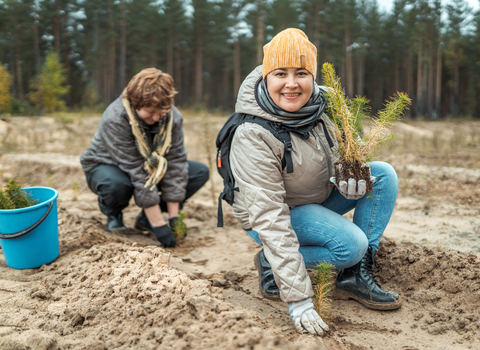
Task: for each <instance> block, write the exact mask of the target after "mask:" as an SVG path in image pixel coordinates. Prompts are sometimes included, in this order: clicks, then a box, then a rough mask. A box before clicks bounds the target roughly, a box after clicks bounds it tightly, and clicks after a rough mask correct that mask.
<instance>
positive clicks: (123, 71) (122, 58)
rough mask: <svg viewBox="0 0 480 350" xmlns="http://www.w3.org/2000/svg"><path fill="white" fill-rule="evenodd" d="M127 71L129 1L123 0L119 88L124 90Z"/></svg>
mask: <svg viewBox="0 0 480 350" xmlns="http://www.w3.org/2000/svg"><path fill="white" fill-rule="evenodd" d="M126 72H127V3H126V0H123V1H122V17H121V20H120V67H119V74H118V78H119V79H118V80H119V82H118V83H119V84H118V85H119V88H120V91H123V89H124V88H125V86H126V85H127V82H126Z"/></svg>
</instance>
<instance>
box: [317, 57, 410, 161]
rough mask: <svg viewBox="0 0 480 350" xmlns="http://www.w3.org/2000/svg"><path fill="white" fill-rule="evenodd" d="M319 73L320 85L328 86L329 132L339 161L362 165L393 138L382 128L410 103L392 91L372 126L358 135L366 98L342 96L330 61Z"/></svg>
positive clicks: (394, 119)
mask: <svg viewBox="0 0 480 350" xmlns="http://www.w3.org/2000/svg"><path fill="white" fill-rule="evenodd" d="M322 76H323V81H324V84H325V85H326V86H328V87H329V88H330V91H329V93H328V94H326V98H327V102H328V105H329V110H328V111H327V115H329V117H330V119H331V120H332V121H333V123H334V124H335V130H333V132H334V134H335V136H336V138H337V141H338V153H339V155H340V160H339V163H345V164H356V163H359V164H364V163H367V162H369V161H371V160H372V158H373V157H374V156H375V155H376V152H377V150H378V147H379V145H380V144H381V143H383V142H385V141H387V140H389V139H392V138H394V135H393V134H392V133H386V128H387V127H389V126H391V125H393V124H394V123H393V122H394V121H396V120H399V119H401V118H402V116H403V114H404V112H405V111H406V109H407V108H408V106H409V105H410V103H411V101H410V99H409V98H408V96H407V94H405V93H396V94H395V95H394V96H393V97H392V98H391V99H390V100H389V101H387V103H386V105H385V108H384V109H383V110H381V111H379V112H378V113H377V116H376V118H373V119H372V127H371V128H370V130H369V131H368V132H366V133H365V136H364V137H363V138H362V137H360V133H359V131H360V130H361V129H362V121H363V120H364V119H366V118H368V117H369V112H370V107H369V106H368V102H369V100H368V99H367V98H365V97H358V96H357V97H356V98H354V99H349V98H348V97H346V96H345V90H344V89H343V88H342V86H341V84H340V78H339V77H337V76H336V74H335V69H334V68H333V65H332V64H330V63H325V64H324V65H323V68H322Z"/></svg>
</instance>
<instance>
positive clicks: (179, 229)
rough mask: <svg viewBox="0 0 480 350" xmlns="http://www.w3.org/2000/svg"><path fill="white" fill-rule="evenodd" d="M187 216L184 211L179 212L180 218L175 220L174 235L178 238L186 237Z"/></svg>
mask: <svg viewBox="0 0 480 350" xmlns="http://www.w3.org/2000/svg"><path fill="white" fill-rule="evenodd" d="M186 218H187V214H185V212H183V211H181V210H180V211H179V212H178V219H177V220H176V221H175V224H174V225H173V227H171V229H172V232H173V235H174V236H175V238H176V239H179V238H185V236H186V235H187V225H186V224H185V219H186Z"/></svg>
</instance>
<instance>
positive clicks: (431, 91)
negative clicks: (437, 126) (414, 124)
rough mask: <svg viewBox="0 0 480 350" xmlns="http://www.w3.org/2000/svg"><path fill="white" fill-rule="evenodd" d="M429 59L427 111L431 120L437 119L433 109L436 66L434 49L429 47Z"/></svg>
mask: <svg viewBox="0 0 480 350" xmlns="http://www.w3.org/2000/svg"><path fill="white" fill-rule="evenodd" d="M429 56H430V58H429V60H428V86H427V93H428V100H427V101H428V104H427V111H428V116H429V118H430V119H431V120H434V119H435V113H434V111H433V96H434V89H433V77H434V75H435V74H434V72H433V71H434V67H433V49H432V48H430V49H429Z"/></svg>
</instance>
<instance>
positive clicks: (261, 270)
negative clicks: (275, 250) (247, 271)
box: [254, 249, 280, 300]
mask: <svg viewBox="0 0 480 350" xmlns="http://www.w3.org/2000/svg"><path fill="white" fill-rule="evenodd" d="M254 263H255V267H256V268H257V270H258V277H259V284H260V292H261V293H262V295H263V296H264V297H265V298H267V299H270V300H280V290H279V289H278V287H277V284H276V283H275V279H274V278H273V271H272V267H271V266H270V264H269V262H268V261H267V259H265V254H264V253H263V249H262V250H260V251H259V252H258V253H257V255H255V260H254Z"/></svg>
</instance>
